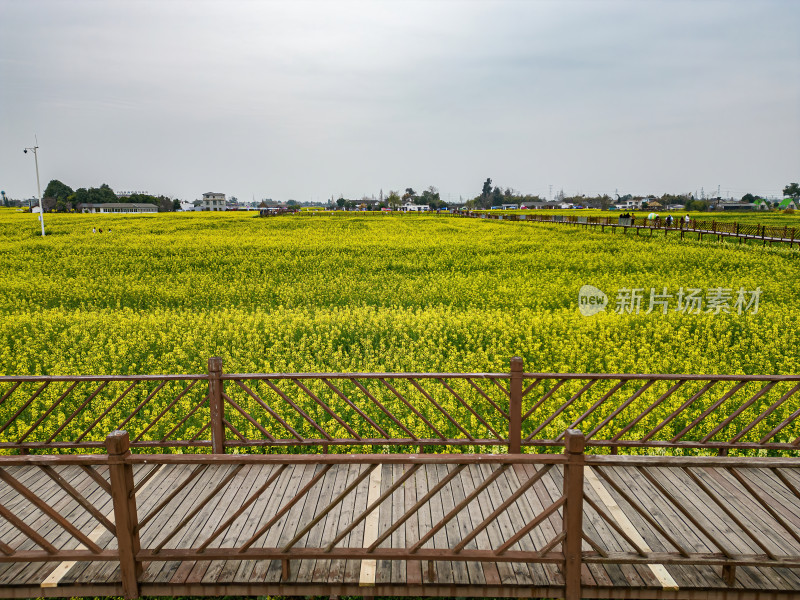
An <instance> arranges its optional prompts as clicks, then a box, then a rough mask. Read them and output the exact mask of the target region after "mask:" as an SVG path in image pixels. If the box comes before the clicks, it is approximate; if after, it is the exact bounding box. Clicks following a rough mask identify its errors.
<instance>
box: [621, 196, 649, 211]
mask: <svg viewBox="0 0 800 600" xmlns="http://www.w3.org/2000/svg"><path fill="white" fill-rule="evenodd" d="M650 200H655V198H638V199H632V200H625V201H624V202H620V203H619V204H615V205H614V206H616V207H617V208H618V209H620V210H641V209H642V205H643V204H644V203H645V202H649V201H650Z"/></svg>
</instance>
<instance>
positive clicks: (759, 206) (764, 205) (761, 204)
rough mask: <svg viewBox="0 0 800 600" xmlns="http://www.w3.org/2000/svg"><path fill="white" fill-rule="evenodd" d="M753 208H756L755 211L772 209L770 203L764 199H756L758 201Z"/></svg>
mask: <svg viewBox="0 0 800 600" xmlns="http://www.w3.org/2000/svg"><path fill="white" fill-rule="evenodd" d="M753 206H754V207H755V210H769V209H770V206H769V202H767V201H766V200H764V199H763V198H756V201H755V202H753Z"/></svg>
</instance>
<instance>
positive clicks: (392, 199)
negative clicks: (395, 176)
mask: <svg viewBox="0 0 800 600" xmlns="http://www.w3.org/2000/svg"><path fill="white" fill-rule="evenodd" d="M386 204H388V205H389V208H397V207H398V206H400V193H399V192H398V191H397V190H389V195H388V196H386Z"/></svg>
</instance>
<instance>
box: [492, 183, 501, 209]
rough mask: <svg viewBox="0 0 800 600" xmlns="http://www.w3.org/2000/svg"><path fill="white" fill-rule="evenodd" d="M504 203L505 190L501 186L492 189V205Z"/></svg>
mask: <svg viewBox="0 0 800 600" xmlns="http://www.w3.org/2000/svg"><path fill="white" fill-rule="evenodd" d="M501 204H503V191H502V190H501V189H500V188H499V187H495V188H494V189H493V190H492V206H500V205H501Z"/></svg>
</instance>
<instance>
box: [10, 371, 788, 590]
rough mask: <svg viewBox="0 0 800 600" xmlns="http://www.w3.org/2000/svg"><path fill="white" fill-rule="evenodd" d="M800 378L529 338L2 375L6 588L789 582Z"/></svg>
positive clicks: (615, 586)
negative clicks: (531, 353) (368, 357)
mask: <svg viewBox="0 0 800 600" xmlns="http://www.w3.org/2000/svg"><path fill="white" fill-rule="evenodd" d="M798 393H800V376H798V375H747V376H745V375H696V374H695V375H691V374H688V375H673V374H661V375H645V374H564V373H526V372H524V369H523V363H522V360H521V359H519V358H512V359H511V362H510V370H509V372H507V373H427V374H426V373H393V374H392V373H328V374H298V373H294V374H291V373H290V374H285V373H284V374H280V373H279V374H275V373H273V374H226V373H223V372H222V364H221V360H220V359H219V358H216V357H212V358H211V359H209V371H208V374H198V375H175V374H172V375H137V376H109V375H106V376H16V377H13V376H3V377H0V451H2V452H3V453H4V454H2V455H0V597H14V598H29V597H42V596H49V597H64V596H119V595H124V596H125V597H127V598H136V597H138V596H140V595H152V596H185V595H197V596H222V595H237V596H263V595H275V594H279V595H292V596H294V595H321V596H330V595H353V596H379V595H380V596H384V595H385V596H448V597H452V596H472V597H474V596H488V597H503V596H505V597H542V598H553V597H564V598H567V599H569V600H578V599H579V598H582V597H583V598H674V599H676V600H677V599H679V598H681V599H687V600H689V599H698V600H699V599H712V598H713V599H715V600H716V599H719V600H723V599H731V600H733V599H736V600H742V599H747V598H753V599H764V600H766V599H770V600H774V599H777V598H797V597H798V596H800V458H798V452H800V410H798V409H797V400H796V395H797V394H798ZM64 406H69V407H70V408H69V411H65V410H64V408H63V407H64ZM59 407H61V408H59ZM67 413H68V414H67ZM712 422H713V427H709V423H712ZM577 428H581V429H582V430H583V431H585V433H582V432H581V431H578V430H577ZM114 429H116V430H114ZM123 429H124V430H125V431H121V430H123ZM108 431H112V433H110V434H108V433H107V432H108ZM128 432H130V433H128ZM131 448H133V450H134V451H135V452H140V453H137V454H132V453H131ZM623 450H624V451H626V452H631V453H632V454H630V455H625V456H623V455H617V454H616V452H618V451H623ZM104 451H105V453H103V452H104ZM162 451H163V452H168V453H167V454H157V453H156V452H162ZM209 451H210V453H209ZM417 451H418V452H419V453H408V452H417ZM89 452H93V453H95V454H89ZM293 452H304V453H305V452H309V453H308V454H299V453H298V454H295V453H293ZM329 452H331V453H329ZM359 452H371V454H366V453H365V454H359ZM398 452H406V453H398ZM436 452H443V453H441V454H437V453H436ZM535 452H547V453H542V454H535ZM587 452H589V453H587ZM36 453H41V454H36ZM53 453H61V454H53ZM594 453H597V454H594ZM682 454H697V456H681V455H682ZM728 455H731V456H728ZM733 455H737V456H733Z"/></svg>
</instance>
